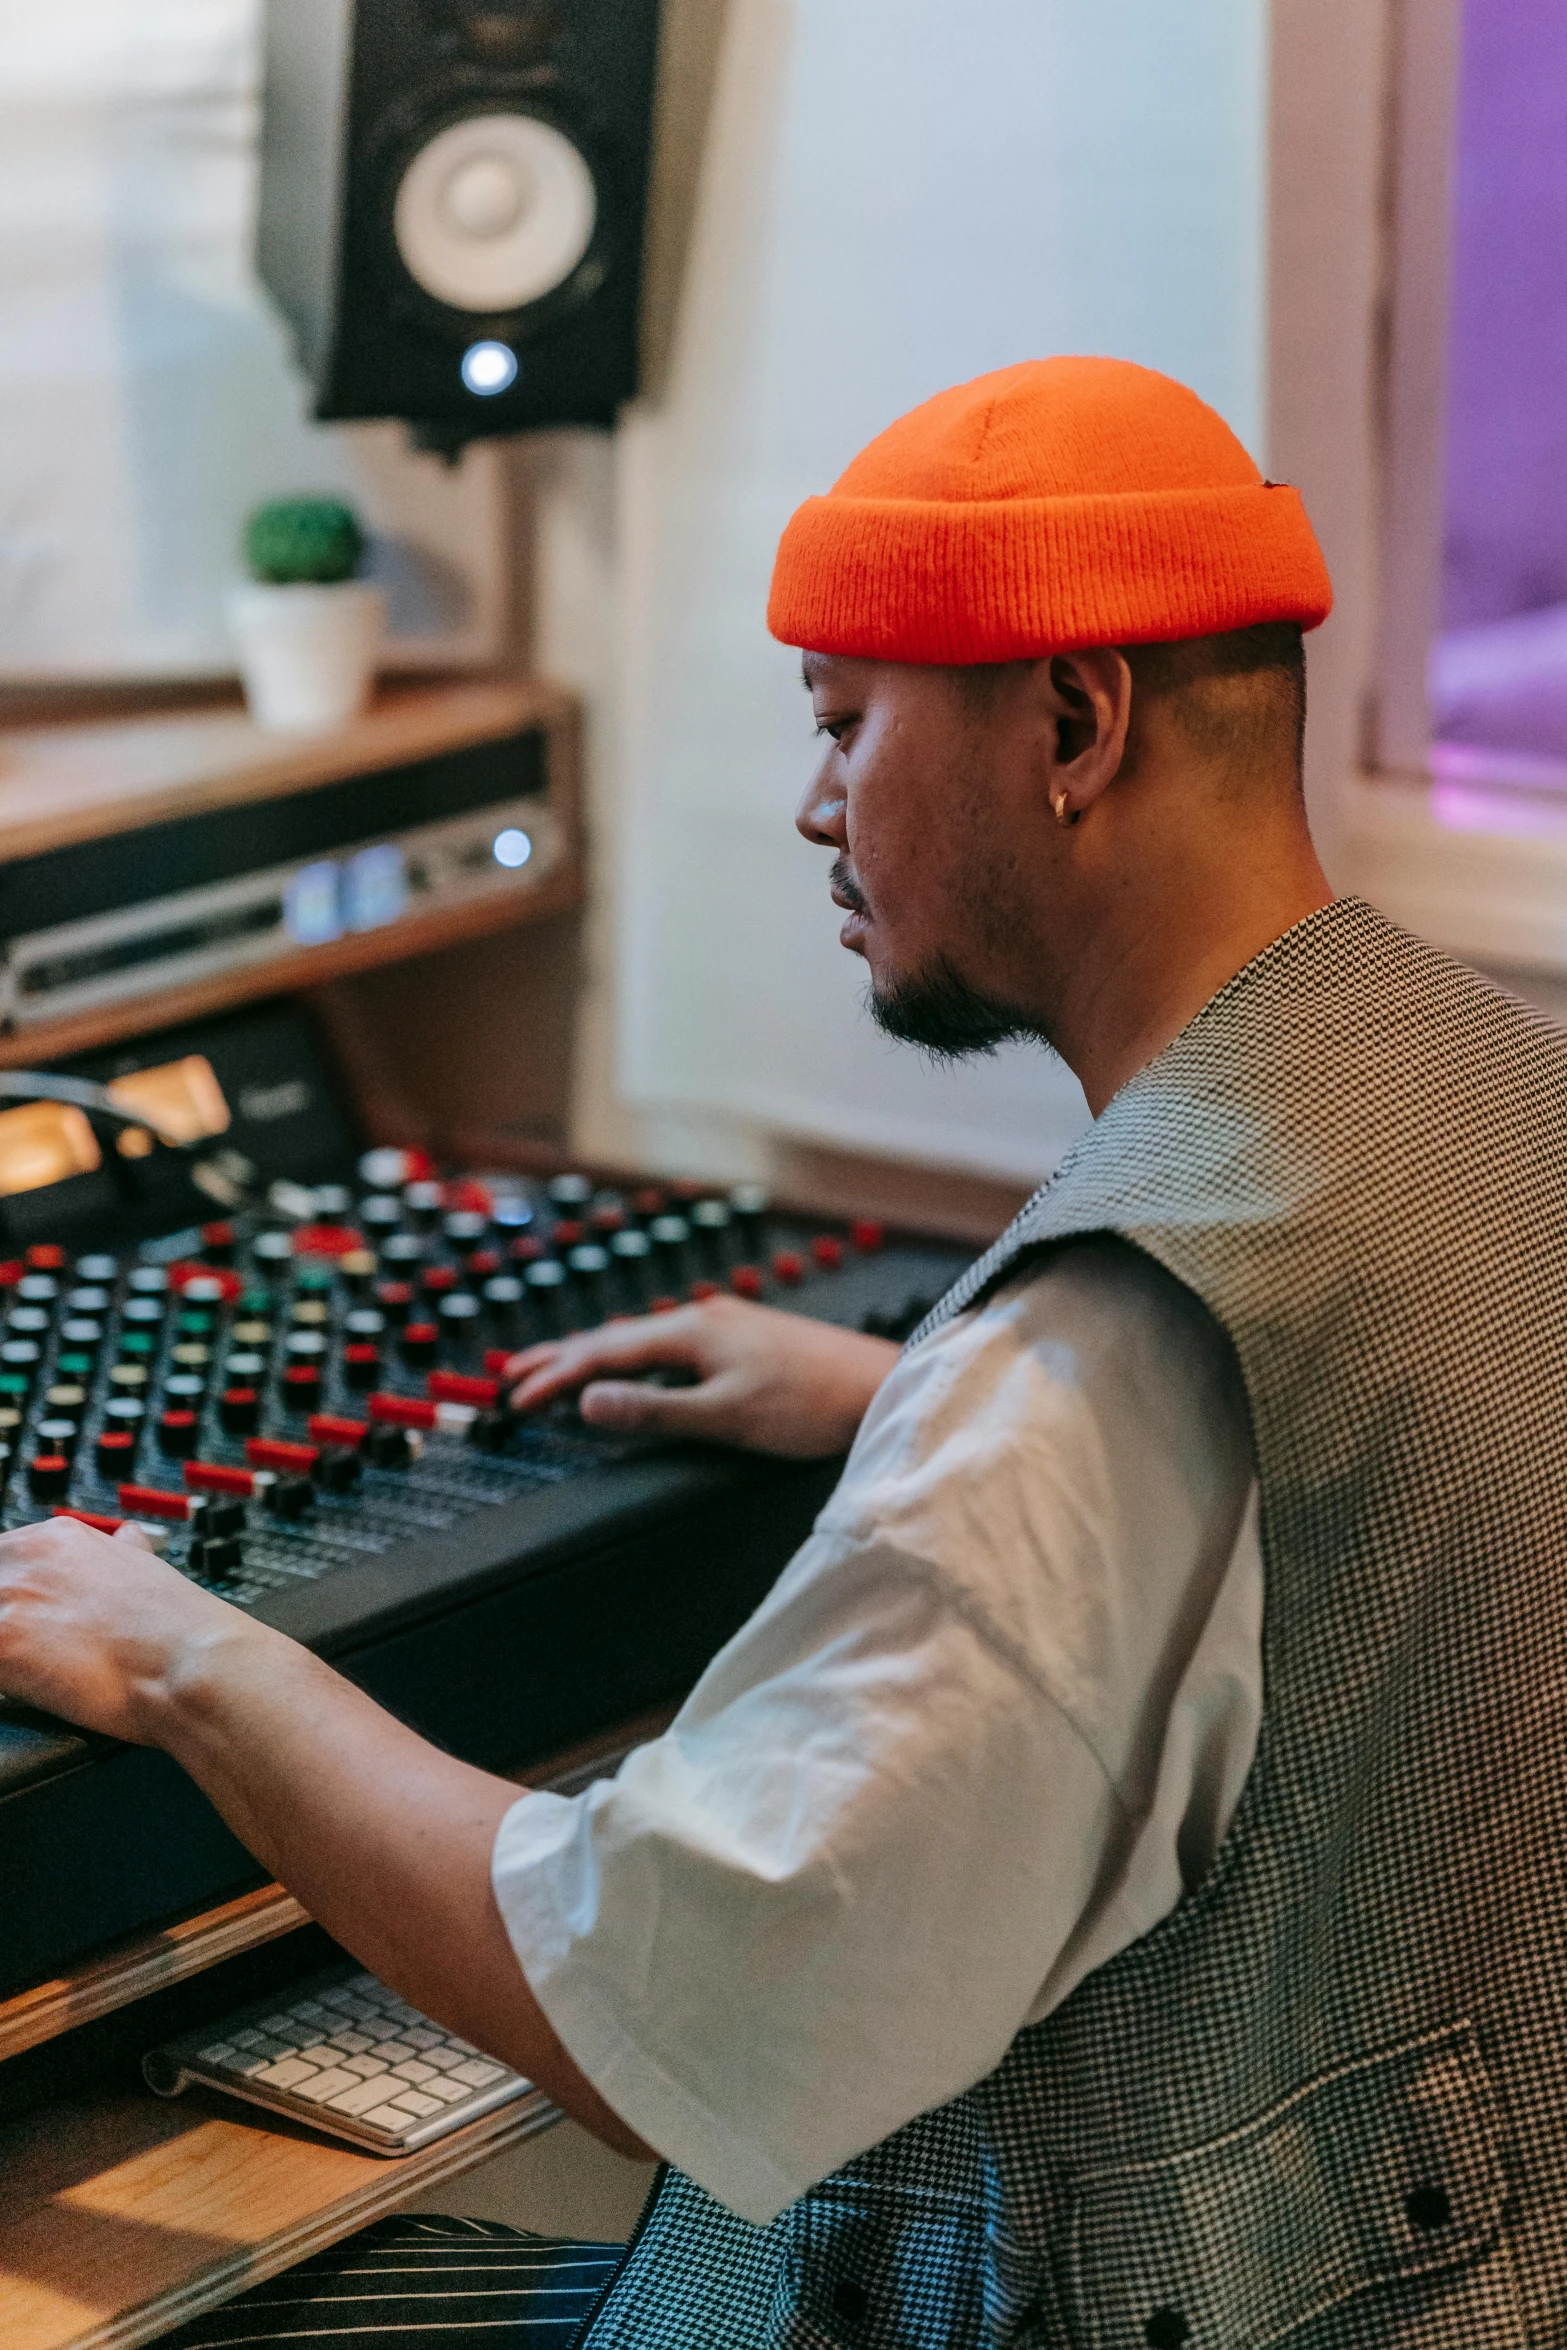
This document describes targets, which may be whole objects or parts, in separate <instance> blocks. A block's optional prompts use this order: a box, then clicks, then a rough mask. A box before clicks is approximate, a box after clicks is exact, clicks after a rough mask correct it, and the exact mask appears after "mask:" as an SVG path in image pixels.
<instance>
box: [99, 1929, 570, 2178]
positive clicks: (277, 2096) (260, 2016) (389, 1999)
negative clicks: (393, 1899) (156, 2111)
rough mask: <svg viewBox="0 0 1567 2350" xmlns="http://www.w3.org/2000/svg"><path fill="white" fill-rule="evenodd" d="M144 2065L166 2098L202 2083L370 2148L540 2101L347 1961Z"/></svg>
mask: <svg viewBox="0 0 1567 2350" xmlns="http://www.w3.org/2000/svg"><path fill="white" fill-rule="evenodd" d="M142 2071H143V2073H144V2074H145V2076H146V2079H147V2083H148V2086H149V2087H150V2088H153V2089H156V2090H157V2092H158V2094H159V2095H160V2096H161V2097H174V2096H177V2095H178V2094H179V2092H180V2090H181V2089H185V2088H188V2087H189V2086H190V2084H191V2083H192V2082H193V2081H199V2082H202V2083H204V2084H205V2085H206V2086H207V2087H208V2088H212V2089H225V2090H227V2091H228V2092H229V2094H230V2095H231V2096H235V2097H244V2098H247V2099H248V2100H249V2101H250V2102H251V2103H252V2104H254V2105H265V2106H267V2107H269V2108H270V2110H271V2111H272V2112H274V2113H283V2114H287V2115H288V2116H289V2117H290V2118H291V2119H292V2120H295V2121H302V2122H308V2123H310V2124H311V2125H312V2126H313V2127H314V2128H316V2129H319V2130H326V2131H329V2132H330V2133H331V2134H332V2135H333V2136H334V2137H339V2138H347V2139H350V2140H351V2141H352V2143H353V2144H354V2145H356V2146H362V2147H364V2148H366V2149H367V2150H368V2151H369V2152H370V2153H372V2154H411V2153H412V2152H413V2151H414V2150H415V2148H416V2147H419V2146H426V2145H428V2144H429V2142H430V2140H431V2139H432V2138H439V2137H443V2136H444V2135H445V2134H446V2132H447V2131H448V2130H459V2129H461V2128H462V2126H463V2124H464V2123H465V2122H471V2121H474V2120H476V2119H477V2118H478V2116H479V2115H480V2114H482V2113H489V2112H490V2111H492V2109H493V2108H494V2107H495V2106H497V2105H505V2104H507V2103H508V2102H509V2101H510V2100H511V2099H512V2098H514V2097H527V2096H533V2097H537V2098H538V2100H539V2103H540V2105H541V2106H542V2105H543V2104H544V2103H545V2099H544V2096H543V2093H542V2091H540V2090H537V2089H535V2088H534V2086H533V2083H532V2082H531V2081H525V2080H524V2079H523V2077H522V2075H521V2074H520V2073H514V2072H512V2071H510V2070H509V2068H508V2067H507V2066H505V2065H503V2064H497V2063H496V2061H495V2059H494V2058H493V2057H489V2056H483V2055H481V2054H480V2052H479V2050H478V2049H477V2048H474V2047H472V2046H470V2044H469V2043H468V2041H466V2040H459V2039H458V2038H457V2037H456V2035H455V2034H454V2033H452V2032H447V2031H443V2030H442V2028H441V2026H440V2025H439V2024H433V2023H431V2021H430V2019H429V2017H428V2016H423V2015H421V2014H420V2013H419V2011H418V2009H417V2008H413V2007H410V2006H409V2005H408V2003H407V2001H406V2000H402V1999H399V1998H398V1997H397V1995H396V1994H395V1992H392V1991H389V1990H388V1989H387V1987H386V1985H385V1984H384V1983H379V1982H377V1981H376V1978H375V1977H374V1975H365V1974H358V1973H355V1972H354V1971H352V1969H350V1968H347V1967H342V1966H339V1967H335V1968H333V1969H331V1970H329V1971H328V1972H326V1973H324V1974H321V1975H314V1976H312V1977H311V1978H310V1979H309V1981H307V1982H305V1983H303V1984H301V1985H299V1986H298V1987H297V1988H296V1989H295V1990H294V1991H293V1992H292V1993H291V1994H289V1995H287V1996H286V1997H284V1998H282V1999H276V1998H274V1999H271V2000H261V2001H258V2002H257V2003H256V2004H255V2005H254V2006H253V2007H247V2008H242V2009H241V2010H240V2011H239V2012H238V2013H237V2014H235V2015H231V2016H225V2017H224V2018H223V2020H222V2022H221V2023H218V2024H209V2025H207V2026H206V2027H205V2029H204V2030H202V2031H200V2032H190V2033H187V2034H186V2035H185V2037H184V2038H183V2039H179V2040H171V2041H169V2042H168V2043H167V2045H166V2046H164V2047H162V2048H155V2049H153V2050H152V2052H151V2054H150V2055H148V2056H146V2057H144V2058H143V2060H142Z"/></svg>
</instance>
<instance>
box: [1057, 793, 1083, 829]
mask: <svg viewBox="0 0 1567 2350" xmlns="http://www.w3.org/2000/svg"><path fill="white" fill-rule="evenodd" d="M1050 805H1051V807H1052V808H1054V810H1055V812H1056V822H1057V823H1058V824H1063V825H1065V824H1075V823H1076V822H1077V820H1078V818H1079V816H1081V814H1082V812H1083V811H1082V809H1081V808H1074V807H1073V806H1072V805H1071V803H1070V802H1069V800H1068V799H1067V796H1066V793H1065V792H1064V791H1058V792H1057V793H1056V796H1055V798H1054V799H1053V800H1052V801H1051V803H1050Z"/></svg>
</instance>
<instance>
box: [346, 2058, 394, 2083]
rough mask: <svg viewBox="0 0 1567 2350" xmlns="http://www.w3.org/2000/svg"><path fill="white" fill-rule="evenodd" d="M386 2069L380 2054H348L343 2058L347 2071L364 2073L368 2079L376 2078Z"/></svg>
mask: <svg viewBox="0 0 1567 2350" xmlns="http://www.w3.org/2000/svg"><path fill="white" fill-rule="evenodd" d="M386 2069H387V2068H386V2066H385V2064H384V2063H383V2062H382V2060H381V2058H380V2057H379V2056H348V2057H345V2058H344V2059H343V2070H344V2071H345V2072H350V2073H362V2074H363V2075H364V2077H365V2079H366V2080H367V2081H373V2080H375V2079H376V2078H377V2077H378V2076H379V2075H380V2074H382V2073H384V2072H385V2071H386Z"/></svg>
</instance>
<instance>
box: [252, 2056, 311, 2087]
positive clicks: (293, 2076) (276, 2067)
mask: <svg viewBox="0 0 1567 2350" xmlns="http://www.w3.org/2000/svg"><path fill="white" fill-rule="evenodd" d="M316 2070H317V2068H316V2067H315V2066H314V2065H313V2064H306V2063H305V2062H304V2060H303V2058H302V2057H298V2056H285V2057H284V2059H283V2062H282V2063H281V2064H269V2065H266V2066H264V2067H263V2068H262V2070H261V2071H260V2072H259V2073H257V2075H256V2079H257V2080H258V2081H265V2082H266V2084H267V2087H268V2088H269V2089H297V2088H298V2087H299V2084H300V2082H301V2081H313V2080H314V2079H315V2077H316Z"/></svg>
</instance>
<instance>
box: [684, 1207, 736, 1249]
mask: <svg viewBox="0 0 1567 2350" xmlns="http://www.w3.org/2000/svg"><path fill="white" fill-rule="evenodd" d="M691 1229H692V1231H693V1232H694V1233H695V1234H696V1236H697V1238H698V1240H699V1241H700V1242H701V1243H702V1245H703V1247H704V1248H706V1249H708V1250H709V1251H712V1252H714V1253H716V1252H717V1251H718V1250H720V1249H721V1248H722V1247H723V1245H724V1241H725V1239H726V1238H727V1236H728V1232H729V1210H728V1208H727V1207H726V1206H725V1204H724V1202H723V1201H722V1200H721V1199H699V1200H698V1201H697V1202H696V1204H695V1206H694V1207H693V1208H692V1210H691Z"/></svg>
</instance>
